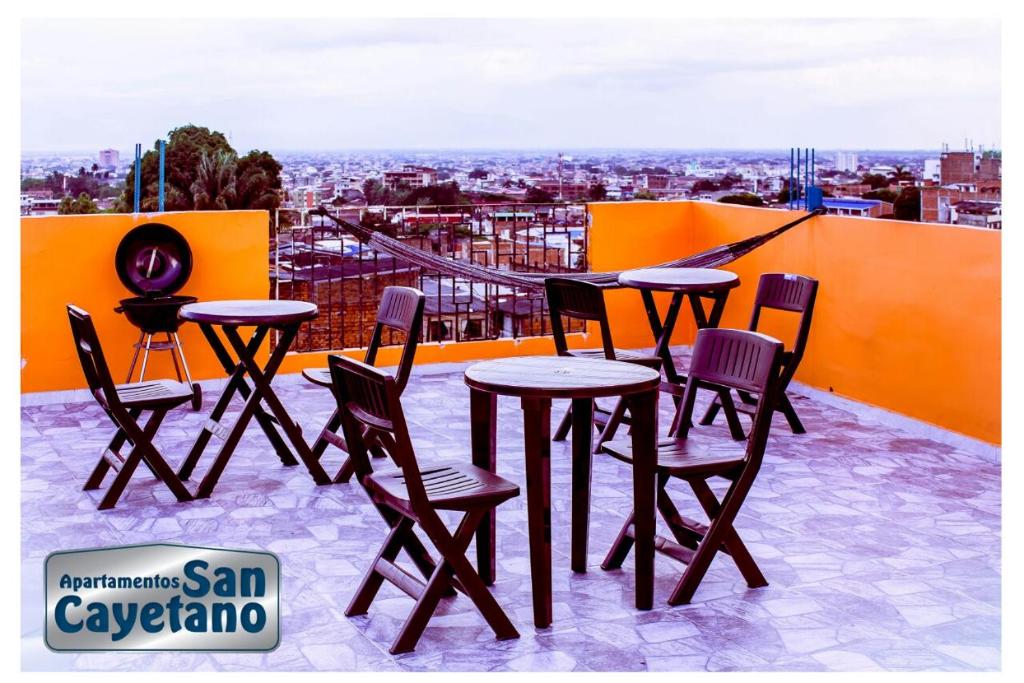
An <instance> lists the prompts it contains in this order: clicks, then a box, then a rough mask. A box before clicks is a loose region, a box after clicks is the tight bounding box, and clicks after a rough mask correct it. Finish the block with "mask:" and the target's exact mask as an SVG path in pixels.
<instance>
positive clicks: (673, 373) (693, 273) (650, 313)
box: [619, 268, 740, 395]
mask: <svg viewBox="0 0 1024 683" xmlns="http://www.w3.org/2000/svg"><path fill="white" fill-rule="evenodd" d="M619 284H620V285H621V286H623V287H632V288H633V289H639V290H640V295H641V296H642V297H643V300H644V308H645V309H646V310H647V320H648V322H649V323H650V325H651V332H653V333H654V340H655V353H656V354H657V355H658V356H659V357H660V358H661V360H662V365H663V367H664V370H665V378H666V379H667V380H668V384H669V385H670V386H663V387H662V388H663V389H667V390H669V391H670V392H671V393H672V394H673V395H675V394H677V391H678V389H679V387H681V386H682V385H683V384H684V383H685V382H686V377H685V376H684V375H682V374H681V373H680V372H679V371H678V370H677V369H676V365H675V362H674V361H673V360H672V353H671V351H670V350H669V345H670V343H671V339H672V332H673V330H675V327H676V322H677V321H678V319H679V309H680V308H681V307H682V305H683V299H684V298H688V299H689V300H690V308H691V309H693V319H694V320H695V321H696V323H697V329H703V328H705V327H718V323H719V321H721V319H722V312H723V311H724V310H725V302H726V299H727V298H728V297H729V290H731V289H733V288H734V287H738V286H739V284H740V278H739V276H738V275H736V273H730V272H729V271H727V270H717V269H715V268H639V269H637V270H627V271H625V272H624V273H621V274H620V275H619ZM654 292H672V301H671V303H670V304H669V307H668V311H667V312H666V314H665V318H664V320H662V318H661V317H660V315H659V314H658V308H657V306H656V305H655V303H654ZM701 299H711V300H712V301H713V304H712V306H711V312H710V313H706V312H705V310H704V302H703V301H701Z"/></svg>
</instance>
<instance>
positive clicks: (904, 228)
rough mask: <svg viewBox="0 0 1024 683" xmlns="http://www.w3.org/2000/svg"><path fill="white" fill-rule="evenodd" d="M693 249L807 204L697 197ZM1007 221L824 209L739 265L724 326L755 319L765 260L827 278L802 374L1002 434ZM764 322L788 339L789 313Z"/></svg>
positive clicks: (830, 386) (993, 439)
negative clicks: (939, 221)
mask: <svg viewBox="0 0 1024 683" xmlns="http://www.w3.org/2000/svg"><path fill="white" fill-rule="evenodd" d="M690 210H691V221H692V226H693V230H692V232H693V239H694V242H693V244H692V249H693V251H701V250H703V249H707V248H709V247H712V246H715V245H718V244H721V243H724V242H731V241H734V240H737V239H742V238H744V237H748V236H750V235H754V234H757V233H760V232H764V231H765V230H768V229H770V228H773V227H776V226H778V225H780V224H782V223H785V222H786V221H787V219H789V218H790V217H793V218H795V217H797V216H799V215H800V212H792V213H789V214H788V213H785V212H781V211H777V210H770V209H750V208H743V207H732V206H727V205H722V204H710V203H704V202H694V203H692V204H691V209H690ZM1000 263H1001V233H1000V232H999V231H994V230H979V229H972V228H961V227H951V226H943V225H934V224H927V223H906V222H901V221H885V220H874V219H859V218H840V217H838V216H821V217H818V218H814V219H812V220H811V221H809V222H807V223H804V224H802V225H800V226H797V227H796V228H794V229H793V230H792V231H790V232H789V233H786V234H785V235H783V236H782V237H780V238H778V239H776V240H775V241H773V242H770V243H769V244H767V245H765V246H764V247H762V248H761V249H759V250H757V251H755V252H753V253H751V254H749V255H747V256H745V257H743V258H741V259H739V260H738V261H736V262H734V263H733V264H732V265H731V266H729V267H728V269H729V270H732V271H734V272H736V273H738V274H739V276H740V279H741V282H742V284H741V286H740V287H739V288H737V289H735V290H733V292H732V293H731V294H730V297H729V303H728V306H727V308H726V314H725V317H724V319H723V321H722V325H723V326H728V327H746V325H747V323H748V322H749V316H750V308H751V305H752V303H753V297H754V293H755V290H756V287H757V279H758V276H759V275H760V273H763V272H772V271H775V272H778V271H785V272H793V273H800V274H803V275H809V276H811V277H814V278H817V279H818V280H819V282H820V286H819V290H818V301H817V306H816V308H815V313H814V323H813V327H812V330H811V336H810V341H809V344H808V349H807V353H806V355H805V357H804V360H803V363H802V364H801V366H800V370H799V371H798V373H797V375H796V379H797V380H799V381H801V382H803V383H805V384H809V385H811V386H814V387H817V388H819V389H823V390H825V391H834V392H835V393H836V394H839V395H841V396H846V397H849V398H852V399H855V400H858V401H862V402H865V403H870V404H873V405H876V406H880V407H882V408H886V409H888V410H892V411H895V412H898V413H902V414H904V415H908V416H910V417H914V418H917V419H919V420H923V421H925V422H929V423H931V424H934V425H938V426H940V427H942V428H944V429H948V430H952V431H955V432H960V433H961V434H966V435H968V436H972V437H975V438H978V439H982V440H984V441H987V442H990V443H1000V441H1001V423H1000V414H1001V403H1000V397H1001V384H1000V380H1001V318H1000V310H1001V298H1002V295H1001V267H1000ZM766 322H767V323H768V324H767V325H766V326H764V327H762V330H764V331H765V332H767V333H769V334H774V335H776V336H779V337H780V338H783V339H787V340H788V338H789V335H790V334H791V332H792V329H793V328H792V326H791V325H789V324H783V323H782V322H781V320H780V318H779V317H776V318H773V319H772V320H769V321H766Z"/></svg>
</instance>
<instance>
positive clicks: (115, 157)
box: [98, 149, 121, 170]
mask: <svg viewBox="0 0 1024 683" xmlns="http://www.w3.org/2000/svg"><path fill="white" fill-rule="evenodd" d="M120 161H121V153H120V152H118V151H117V150H116V149H101V150H100V161H99V164H98V166H99V167H100V168H106V169H111V170H113V169H116V168H117V166H118V164H119V163H120Z"/></svg>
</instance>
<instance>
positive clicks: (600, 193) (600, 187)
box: [587, 183, 608, 202]
mask: <svg viewBox="0 0 1024 683" xmlns="http://www.w3.org/2000/svg"><path fill="white" fill-rule="evenodd" d="M587 197H588V198H589V199H590V200H591V201H594V202H600V201H604V200H605V199H607V198H608V189H607V188H606V187H605V186H604V184H603V183H597V184H596V185H591V186H590V188H589V189H588V190H587Z"/></svg>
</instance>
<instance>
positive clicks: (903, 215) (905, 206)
mask: <svg viewBox="0 0 1024 683" xmlns="http://www.w3.org/2000/svg"><path fill="white" fill-rule="evenodd" d="M892 213H893V217H894V218H896V220H900V221H920V220H921V190H920V189H918V188H916V187H905V188H903V191H902V192H900V195H899V197H897V198H896V201H895V202H893V205H892Z"/></svg>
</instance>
